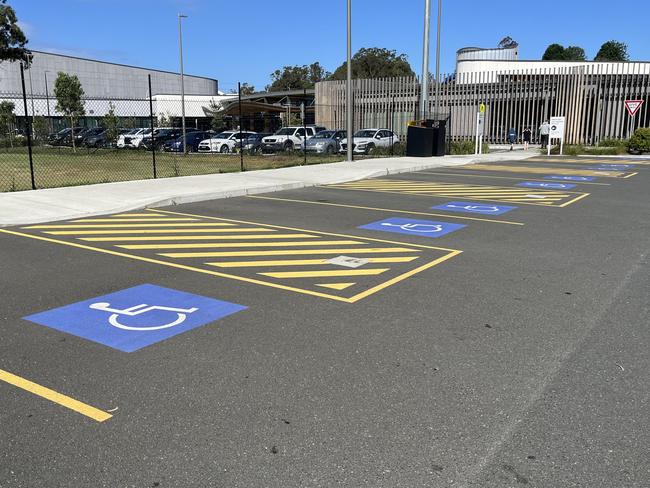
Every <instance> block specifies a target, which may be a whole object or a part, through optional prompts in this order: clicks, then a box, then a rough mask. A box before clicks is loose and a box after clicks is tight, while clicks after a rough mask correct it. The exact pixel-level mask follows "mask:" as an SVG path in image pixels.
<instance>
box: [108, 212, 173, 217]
mask: <svg viewBox="0 0 650 488" xmlns="http://www.w3.org/2000/svg"><path fill="white" fill-rule="evenodd" d="M111 217H167V215H165V214H157V213H153V212H147V213H123V214H115V215H111Z"/></svg>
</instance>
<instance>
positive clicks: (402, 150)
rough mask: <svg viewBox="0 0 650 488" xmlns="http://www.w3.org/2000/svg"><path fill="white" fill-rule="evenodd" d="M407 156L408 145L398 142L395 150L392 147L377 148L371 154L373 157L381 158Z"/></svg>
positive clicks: (394, 146) (394, 147)
mask: <svg viewBox="0 0 650 488" xmlns="http://www.w3.org/2000/svg"><path fill="white" fill-rule="evenodd" d="M405 154H406V145H405V144H402V143H401V142H396V143H395V144H394V145H393V149H391V148H390V147H376V148H374V149H373V150H372V153H370V156H372V157H379V156H404V155H405Z"/></svg>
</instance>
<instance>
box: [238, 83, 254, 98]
mask: <svg viewBox="0 0 650 488" xmlns="http://www.w3.org/2000/svg"><path fill="white" fill-rule="evenodd" d="M253 93H255V87H254V86H253V85H249V84H248V83H242V84H241V94H242V96H246V95H252V94H253Z"/></svg>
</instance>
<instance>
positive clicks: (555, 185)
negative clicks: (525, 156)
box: [515, 181, 576, 190]
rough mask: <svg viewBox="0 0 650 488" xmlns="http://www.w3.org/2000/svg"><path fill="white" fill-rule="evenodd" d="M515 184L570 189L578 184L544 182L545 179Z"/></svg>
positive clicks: (549, 188) (550, 188)
mask: <svg viewBox="0 0 650 488" xmlns="http://www.w3.org/2000/svg"><path fill="white" fill-rule="evenodd" d="M515 186H525V187H527V188H546V189H548V190H570V189H571V188H575V187H576V186H575V185H573V184H571V183H550V182H549V183H544V182H543V181H524V182H523V183H517V184H516V185H515Z"/></svg>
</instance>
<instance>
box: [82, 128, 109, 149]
mask: <svg viewBox="0 0 650 488" xmlns="http://www.w3.org/2000/svg"><path fill="white" fill-rule="evenodd" d="M107 143H108V131H107V130H106V129H102V130H101V132H98V133H96V134H93V135H89V136H86V137H85V138H84V140H83V145H84V146H86V147H104V146H106V144H107Z"/></svg>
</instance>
